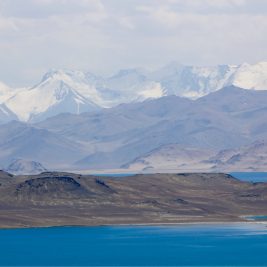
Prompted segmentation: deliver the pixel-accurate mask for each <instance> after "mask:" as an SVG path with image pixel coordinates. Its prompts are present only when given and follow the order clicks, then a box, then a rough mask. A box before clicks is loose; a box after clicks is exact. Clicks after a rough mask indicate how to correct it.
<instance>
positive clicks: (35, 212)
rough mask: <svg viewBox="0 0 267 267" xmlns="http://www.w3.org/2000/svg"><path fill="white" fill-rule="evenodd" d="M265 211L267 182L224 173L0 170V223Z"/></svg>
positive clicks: (171, 218) (218, 218)
mask: <svg viewBox="0 0 267 267" xmlns="http://www.w3.org/2000/svg"><path fill="white" fill-rule="evenodd" d="M266 214H267V183H248V182H242V181H239V180H237V179H235V178H233V177H232V176H230V175H227V174H222V173H218V174H211V173H210V174H207V173H191V174H190V173H187V174H140V175H135V176H131V177H97V176H90V175H78V174H72V173H59V172H44V173H42V174H39V175H32V176H13V175H11V174H8V173H6V172H3V171H0V227H1V228H11V227H41V226H63V225H84V226H86V225H88V226H89V225H115V224H157V223H158V224H168V223H189V222H229V221H242V220H245V219H244V218H243V216H246V215H266Z"/></svg>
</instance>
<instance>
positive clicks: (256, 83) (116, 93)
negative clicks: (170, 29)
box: [0, 62, 267, 123]
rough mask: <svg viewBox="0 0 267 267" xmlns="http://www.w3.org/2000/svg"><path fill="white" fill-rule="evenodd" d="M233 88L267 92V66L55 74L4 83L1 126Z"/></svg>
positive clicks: (174, 65) (175, 65)
mask: <svg viewBox="0 0 267 267" xmlns="http://www.w3.org/2000/svg"><path fill="white" fill-rule="evenodd" d="M230 85H234V86H237V87H240V88H243V89H253V90H266V88H267V62H260V63H257V64H254V65H250V64H247V63H244V64H241V65H219V66H212V67H201V66H184V65H181V64H178V63H176V62H173V63H170V64H169V65H167V66H165V67H163V68H160V69H158V70H154V71H146V70H143V69H126V70H121V71H119V72H118V73H116V74H115V75H113V76H111V77H99V76H96V75H94V74H92V73H88V72H83V71H73V70H51V71H49V72H47V73H46V74H45V75H44V76H43V78H42V79H41V81H40V82H39V83H38V84H36V85H34V86H32V87H30V88H27V87H25V88H10V87H8V86H6V85H5V84H3V83H0V122H1V123H5V122H7V121H10V120H14V119H16V120H20V121H24V122H32V123H33V122H39V121H42V120H44V119H46V118H49V117H52V116H55V115H57V114H60V113H72V114H81V113H83V112H97V111H99V110H100V109H103V108H111V107H115V106H118V105H120V104H125V103H135V102H142V101H145V100H148V99H155V98H160V97H163V96H171V95H176V96H180V97H185V98H189V99H197V98H199V97H202V96H205V95H208V94H210V93H212V92H215V91H217V90H219V89H221V88H223V87H227V86H230Z"/></svg>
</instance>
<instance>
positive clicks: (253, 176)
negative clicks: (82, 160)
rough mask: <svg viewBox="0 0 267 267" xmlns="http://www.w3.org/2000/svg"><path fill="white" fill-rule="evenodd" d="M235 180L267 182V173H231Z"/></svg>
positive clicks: (123, 175) (109, 174) (117, 174)
mask: <svg viewBox="0 0 267 267" xmlns="http://www.w3.org/2000/svg"><path fill="white" fill-rule="evenodd" d="M230 174H231V175H233V176H234V177H235V178H237V179H240V180H242V181H248V182H267V172H231V173H230ZM94 175H97V176H111V177H112V176H117V177H127V176H133V175H135V174H134V173H101V174H99V173H98V174H94Z"/></svg>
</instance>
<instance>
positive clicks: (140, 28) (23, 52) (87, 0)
mask: <svg viewBox="0 0 267 267" xmlns="http://www.w3.org/2000/svg"><path fill="white" fill-rule="evenodd" d="M170 61H179V62H180V63H182V64H188V65H216V64H239V63H243V62H248V63H256V62H258V61H267V1H266V0H23V1H22V0H0V63H1V64H0V81H3V82H5V83H7V84H8V85H10V86H25V85H27V86H28V85H33V84H34V83H36V82H38V80H40V79H41V76H42V75H43V74H44V72H46V71H47V70H49V69H51V68H67V69H80V70H87V71H91V72H94V73H96V74H110V73H114V72H116V71H117V70H118V69H120V68H132V67H144V68H157V67H159V66H162V65H164V64H166V63H168V62H170Z"/></svg>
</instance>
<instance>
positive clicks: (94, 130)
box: [0, 62, 267, 173]
mask: <svg viewBox="0 0 267 267" xmlns="http://www.w3.org/2000/svg"><path fill="white" fill-rule="evenodd" d="M265 88H267V63H264V62H261V63H258V64H255V65H249V64H242V65H240V66H232V65H223V66H215V67H190V66H182V65H179V64H176V63H171V64H169V65H168V66H166V67H164V68H161V69H159V70H157V71H153V72H148V71H144V70H140V69H128V70H122V71H120V72H118V74H116V75H114V76H112V77H109V78H103V77H97V76H95V75H93V74H91V73H85V72H80V71H63V70H52V71H50V72H48V73H46V74H45V75H44V77H43V79H42V80H41V82H40V83H39V84H37V85H35V86H33V87H31V88H19V89H10V88H8V87H7V86H5V85H2V84H1V94H0V97H1V98H0V99H1V106H0V120H1V123H2V125H1V127H0V150H1V154H0V162H1V165H2V168H5V169H8V166H11V168H13V169H14V168H15V170H17V171H18V172H19V171H22V172H23V170H27V172H32V173H35V172H38V170H39V169H40V166H42V165H43V166H45V167H46V168H47V169H50V170H52V169H57V170H71V171H72V170H75V171H77V170H79V171H82V170H83V171H88V170H107V169H114V170H116V169H117V170H118V169H120V170H124V171H125V172H130V171H132V172H139V171H147V172H155V171H175V172H176V171H194V170H195V171H230V170H231V171H234V170H236V171H242V170H245V171H251V170H253V171H257V170H259V171H263V170H266V167H267V146H266V139H267V122H266V118H267V90H265ZM14 163H15V164H14ZM14 166H15V167H14ZM35 166H36V170H35ZM38 168H39V169H38Z"/></svg>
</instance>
